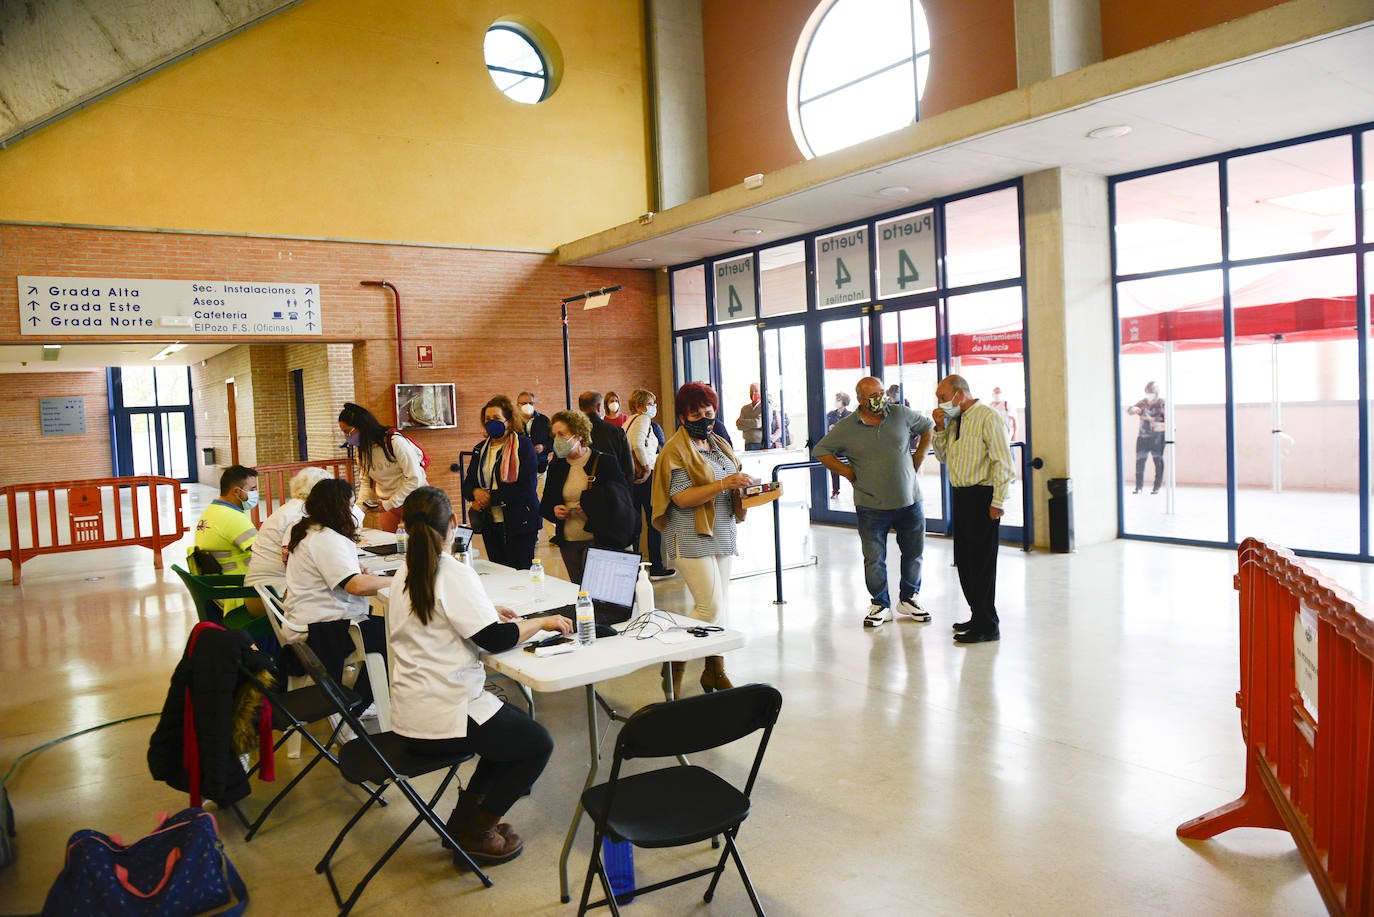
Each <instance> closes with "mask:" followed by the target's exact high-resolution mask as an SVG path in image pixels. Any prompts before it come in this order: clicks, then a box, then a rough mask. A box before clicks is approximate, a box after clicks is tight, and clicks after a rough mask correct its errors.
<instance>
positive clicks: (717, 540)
mask: <svg viewBox="0 0 1374 917" xmlns="http://www.w3.org/2000/svg"><path fill="white" fill-rule="evenodd" d="M673 402H674V406H675V407H676V409H677V422H678V428H677V432H676V433H674V434H673V435H672V436H671V437H669V438H668V441H667V442H666V443H664V444H663V449H662V451H660V452H659V454H658V460H657V462H656V463H655V464H654V477H653V482H654V485H653V523H654V527H655V528H656V529H658V530H659V531H661V532H662V533H663V557H664V563H672V565H673V566H674V567H676V568H677V571H678V572H679V573H681V574H682V578H683V580H684V581H686V583H687V588H688V590H689V591H690V592H691V593H692V599H693V601H694V602H695V603H696V604H695V605H694V606H693V608H692V617H694V618H696V619H698V620H700V621H704V622H706V623H709V624H720V625H722V626H724V624H725V623H726V617H727V610H728V608H727V605H728V602H727V590H728V588H729V585H730V562H731V560H732V559H733V558H734V556H735V553H736V551H735V522H736V519H737V514H738V518H743V516H744V513H743V510H742V509H737V506H738V500H739V496H740V494H739V490H740V488H743V487H747V486H748V485H749V484H752V483H753V479H752V478H751V477H749V475H747V474H745V473H744V472H742V471H740V463H739V460H738V459H736V458H735V453H734V450H733V449H731V448H730V445H729V443H727V442H726V441H725V440H724V439H722V438H721V437H720V436H717V435H716V434H715V433H713V432H712V431H711V428H712V426H713V425H714V424H715V421H716V412H717V411H718V410H719V409H720V398H719V397H717V395H716V393H715V392H714V391H712V390H711V387H710V386H709V385H704V384H703V383H700V382H688V383H687V384H686V385H684V386H682V388H680V389H678V390H677V395H676V396H675V397H674V399H673ZM684 665H685V663H681V662H674V663H672V664H671V666H672V668H671V671H672V692H673V696H674V697H677V696H678V695H679V694H680V693H681V687H682V670H683V667H684ZM701 687H702V689H703V690H705V691H706V692H707V693H710V692H711V691H714V690H716V689H717V688H719V689H722V690H724V689H725V688H730V687H733V686H732V685H731V684H730V679H729V678H727V677H726V675H725V657H723V656H707V657H706V667H705V669H704V670H703V671H702V673H701ZM667 688H668V686H667V684H665V685H664V690H665V692H666V691H667Z"/></svg>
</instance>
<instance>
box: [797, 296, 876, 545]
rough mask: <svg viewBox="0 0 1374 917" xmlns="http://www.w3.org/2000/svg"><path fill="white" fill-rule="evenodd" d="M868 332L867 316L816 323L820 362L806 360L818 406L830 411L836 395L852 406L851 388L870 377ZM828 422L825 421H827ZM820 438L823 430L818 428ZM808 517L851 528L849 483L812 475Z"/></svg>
mask: <svg viewBox="0 0 1374 917" xmlns="http://www.w3.org/2000/svg"><path fill="white" fill-rule="evenodd" d="M871 334H872V329H871V328H870V323H869V318H868V316H867V315H850V316H847V317H845V318H832V319H830V320H829V321H825V322H821V324H820V344H821V359H820V360H808V361H807V364H808V367H809V368H810V370H811V372H812V375H813V379H812V391H814V392H820V393H821V394H822V399H823V400H822V401H821V403H822V404H825V405H829V406H830V409H831V410H834V405H835V401H836V396H837V395H840V394H841V393H843V394H844V395H845V397H847V398H848V399H850V402H851V403H850V405H849V410H851V411H853V410H854V409H855V408H857V405H855V404H853V399H854V386H855V385H857V384H858V382H859V380H860V379H862V378H863V377H864V376H870V375H872V374H873V346H872V338H871ZM827 421H828V418H827ZM822 427H824V425H822ZM820 432H821V434H822V435H824V433H825V430H824V429H823V428H822V429H821V431H820ZM811 480H812V485H811V486H812V497H813V500H812V504H811V518H812V519H814V520H816V521H818V522H842V523H847V524H850V525H853V524H854V523H855V516H854V495H853V493H852V492H851V491H850V489H849V482H847V481H845V480H843V479H841V478H840V477H839V476H838V475H833V476H832V475H831V474H830V472H829V471H826V470H825V469H821V470H819V471H813V472H812V479H811Z"/></svg>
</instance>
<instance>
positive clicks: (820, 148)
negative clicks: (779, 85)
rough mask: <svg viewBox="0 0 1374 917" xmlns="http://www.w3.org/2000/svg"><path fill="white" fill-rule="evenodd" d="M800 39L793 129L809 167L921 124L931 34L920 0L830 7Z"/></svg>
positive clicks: (858, 0) (840, 2)
mask: <svg viewBox="0 0 1374 917" xmlns="http://www.w3.org/2000/svg"><path fill="white" fill-rule="evenodd" d="M803 34H804V35H809V36H810V38H809V40H807V39H806V38H803V44H802V45H801V46H799V47H798V54H797V55H796V57H795V58H794V59H793V63H792V80H791V85H792V86H793V87H794V91H793V93H792V106H791V116H792V117H791V121H792V133H793V134H794V135H795V137H796V139H797V145H798V146H800V147H801V150H802V152H803V153H804V154H805V155H806V157H807V158H808V159H809V158H811V157H813V156H820V155H823V154H825V153H829V152H832V151H834V150H838V149H843V148H844V147H847V146H853V145H854V144H856V143H860V142H862V141H864V140H868V139H870V138H872V137H877V136H880V135H882V134H887V133H890V132H892V131H895V130H898V129H900V128H903V127H906V126H907V125H909V124H914V123H915V122H917V121H919V120H920V118H921V95H922V94H923V93H924V92H925V87H926V78H927V76H928V74H929V71H930V30H929V28H928V27H927V25H926V16H925V12H924V11H923V10H922V9H921V4H920V2H919V0H830V2H829V3H824V4H822V5H821V6H820V7H818V8H817V10H816V12H815V13H814V14H813V15H812V18H811V23H810V25H809V26H808V28H807V30H806V32H805V33H803Z"/></svg>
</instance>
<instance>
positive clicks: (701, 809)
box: [577, 685, 782, 917]
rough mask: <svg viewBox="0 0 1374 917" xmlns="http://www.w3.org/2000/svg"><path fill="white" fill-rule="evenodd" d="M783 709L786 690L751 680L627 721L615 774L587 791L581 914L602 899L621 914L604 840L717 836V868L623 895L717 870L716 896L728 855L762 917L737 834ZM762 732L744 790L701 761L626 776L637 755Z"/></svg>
mask: <svg viewBox="0 0 1374 917" xmlns="http://www.w3.org/2000/svg"><path fill="white" fill-rule="evenodd" d="M781 709H782V695H781V694H780V693H779V692H778V689H777V688H774V687H773V686H772V685H744V686H742V687H738V688H731V689H730V690H727V691H717V692H715V693H714V694H703V695H700V696H698V697H688V698H684V699H683V700H676V701H669V702H666V703H660V704H650V705H649V706H647V707H645V708H643V709H641V710H639V711H637V712H636V713H635V714H634V715H633V716H631V717H630V718H629V719H628V720H626V721H625V725H624V727H623V728H622V729H621V730H620V736H619V738H618V739H617V740H616V743H615V762H614V763H613V764H612V765H611V776H610V779H609V780H607V781H606V782H605V783H602V784H598V785H597V786H594V787H591V788H589V789H588V790H587V791H586V792H584V793H583V794H582V807H583V808H584V809H585V810H586V812H587V815H588V816H589V817H590V818H591V819H592V822H593V824H595V825H596V833H595V836H594V837H593V838H592V858H591V862H590V863H589V864H588V865H587V880H586V882H585V883H584V884H583V886H582V902H581V904H580V905H579V907H578V910H577V913H578V915H579V917H580V915H582V914H585V913H586V912H587V910H588V908H592V907H600V906H602V905H603V904H604V905H608V906H609V907H610V909H611V913H613V914H619V913H620V909H619V908H618V907H617V906H616V905H617V901H616V897H615V894H614V892H612V890H611V882H610V879H609V878H608V877H607V875H606V866H605V864H604V863H603V862H602V859H601V841H602V838H604V837H609V838H610V839H611V840H613V841H629V842H630V843H631V844H634V845H635V846H636V847H681V846H684V845H686V844H695V843H698V842H700V841H704V840H708V839H710V838H713V837H715V836H717V835H723V836H724V837H725V849H724V850H723V851H721V854H720V859H719V861H717V862H716V864H715V865H714V866H711V867H708V868H706V869H699V870H697V871H695V872H690V873H687V874H685V875H680V876H677V877H675V878H672V879H666V880H664V881H662V882H655V883H654V884H652V885H648V886H643V887H640V888H636V889H635V890H634V891H633V892H627V893H625V895H624V896H625V897H626V898H628V897H632V896H637V895H644V894H648V893H649V892H652V891H656V890H658V889H660V888H667V887H668V886H670V885H677V884H678V883H680V882H687V881H690V880H692V879H696V878H700V877H701V876H705V875H710V876H711V884H710V885H709V886H708V887H707V889H706V895H705V897H704V898H703V900H705V901H710V900H711V897H712V896H713V895H714V894H715V891H716V883H717V882H719V881H720V877H721V874H722V873H724V871H725V861H726V859H727V857H728V858H733V859H734V861H735V866H736V868H737V869H739V874H740V878H741V879H742V880H744V888H745V890H746V891H747V892H749V900H750V901H752V902H753V904H754V912H755V913H757V914H759V915H762V914H763V907H762V906H761V905H760V904H759V898H758V895H757V894H756V893H755V892H754V886H753V883H751V882H750V881H749V874H748V873H747V872H746V871H745V869H744V861H743V860H741V859H740V855H739V849H738V848H737V847H736V845H735V835H736V834H738V833H739V827H740V824H741V823H742V822H743V821H744V820H745V819H746V818H748V817H749V796H750V793H752V792H753V789H754V780H755V779H756V778H757V777H758V775H759V766H760V765H761V764H762V763H763V753H764V751H765V750H766V749H767V748H768V739H769V737H770V736H771V735H772V734H773V725H774V724H775V723H776V722H777V721H778V712H779V711H780V710H781ZM759 730H762V731H763V735H762V736H760V738H759V745H758V750H757V751H756V752H755V754H754V765H753V767H752V768H751V769H750V770H749V779H748V781H746V783H745V784H744V788H743V789H737V788H736V787H735V786H734V785H733V784H732V783H730V782H729V781H727V780H725V779H723V778H721V777H720V776H718V775H717V774H715V773H714V772H713V771H710V770H707V769H706V768H704V767H700V766H697V765H694V764H677V765H673V766H670V767H664V768H660V769H658V770H652V771H648V772H646V773H642V774H632V775H630V776H622V775H621V773H620V770H621V765H622V764H623V763H624V762H625V761H628V760H630V759H632V758H672V757H678V756H681V755H688V754H694V753H696V752H701V751H705V750H706V749H709V748H717V747H719V746H722V745H728V744H730V743H731V742H735V741H738V740H740V739H743V738H745V737H746V736H749V735H751V734H753V733H755V732H757V731H759ZM596 876H599V877H600V878H601V887H602V889H603V890H604V891H605V895H606V897H605V898H603V899H602V900H600V901H596V902H594V903H592V904H588V903H587V899H588V898H589V897H590V895H591V891H592V878H593V877H596Z"/></svg>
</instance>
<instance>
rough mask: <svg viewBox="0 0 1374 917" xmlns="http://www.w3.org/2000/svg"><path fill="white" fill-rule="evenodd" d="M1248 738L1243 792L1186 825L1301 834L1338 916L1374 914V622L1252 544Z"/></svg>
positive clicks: (1245, 630) (1201, 834)
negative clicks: (1373, 788)
mask: <svg viewBox="0 0 1374 917" xmlns="http://www.w3.org/2000/svg"><path fill="white" fill-rule="evenodd" d="M1238 556H1239V561H1240V563H1239V571H1240V572H1239V573H1237V575H1236V588H1237V589H1238V590H1239V591H1240V691H1239V692H1237V694H1236V706H1237V707H1239V708H1240V729H1241V734H1242V736H1243V737H1244V739H1245V752H1246V767H1245V792H1244V793H1242V794H1241V796H1240V798H1239V799H1237V800H1235V801H1234V802H1231V803H1229V804H1227V805H1224V806H1222V807H1221V808H1219V809H1214V810H1212V811H1211V812H1208V813H1207V814H1206V815H1201V816H1199V817H1197V818H1194V819H1191V820H1190V821H1186V822H1184V823H1183V824H1181V825H1179V826H1178V836H1179V837H1184V838H1208V837H1212V836H1213V835H1216V834H1219V833H1221V832H1222V831H1227V830H1230V829H1231V828H1241V827H1252V828H1281V829H1284V830H1287V831H1288V832H1289V833H1290V834H1292V836H1293V840H1294V841H1295V842H1296V843H1297V845H1298V849H1299V850H1300V851H1301V852H1302V857H1303V859H1304V860H1305V861H1306V862H1307V868H1308V870H1309V871H1310V872H1311V873H1312V878H1313V880H1314V881H1315V882H1316V883H1317V888H1318V890H1319V891H1320V892H1321V895H1322V898H1323V899H1324V900H1325V902H1326V906H1327V909H1328V910H1330V911H1331V913H1333V914H1369V913H1371V912H1372V911H1374V888H1371V882H1374V838H1372V837H1371V825H1374V818H1371V815H1374V797H1371V794H1370V771H1371V764H1374V756H1371V743H1372V740H1374V622H1372V621H1371V620H1370V618H1369V612H1370V610H1371V609H1370V606H1368V605H1366V604H1365V603H1363V602H1360V601H1359V600H1358V599H1356V598H1355V597H1353V596H1352V595H1350V593H1348V592H1346V591H1345V590H1344V589H1342V588H1340V587H1339V586H1337V585H1335V584H1334V583H1332V582H1331V581H1330V580H1328V579H1327V578H1326V577H1324V576H1322V575H1321V574H1320V573H1318V572H1316V571H1315V570H1313V569H1311V568H1310V567H1308V566H1307V565H1305V564H1303V563H1302V562H1300V561H1299V560H1298V559H1297V558H1295V557H1294V556H1293V555H1292V553H1290V552H1289V551H1287V550H1285V549H1283V548H1275V547H1271V546H1270V545H1268V544H1265V543H1264V542H1262V541H1258V540H1256V539H1254V538H1247V539H1246V540H1245V541H1244V542H1242V543H1241V545H1240V549H1239V551H1238Z"/></svg>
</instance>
